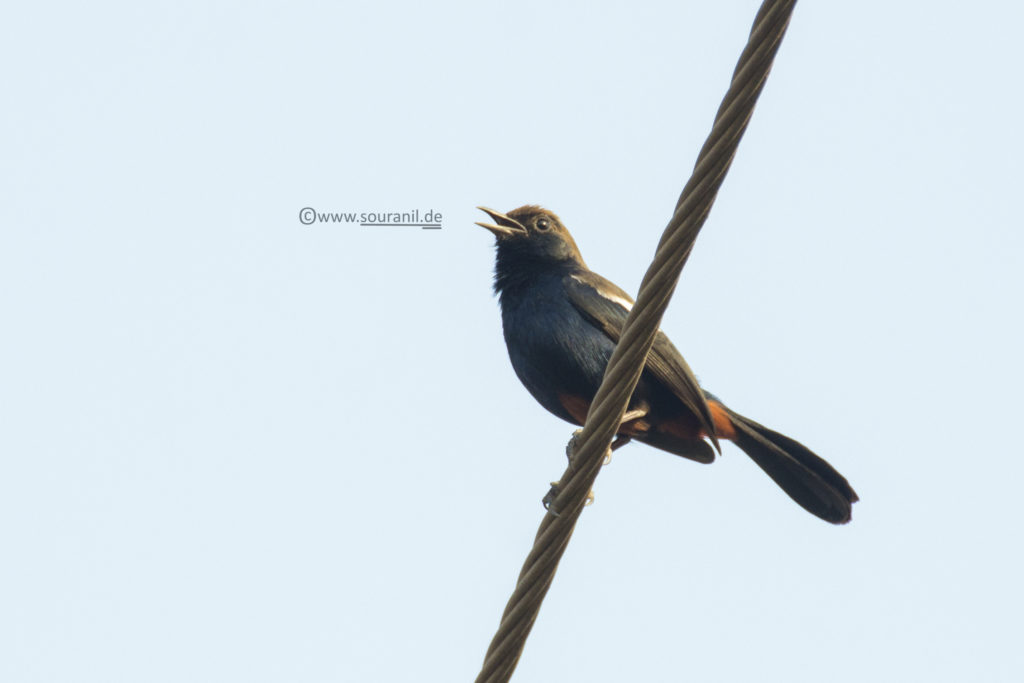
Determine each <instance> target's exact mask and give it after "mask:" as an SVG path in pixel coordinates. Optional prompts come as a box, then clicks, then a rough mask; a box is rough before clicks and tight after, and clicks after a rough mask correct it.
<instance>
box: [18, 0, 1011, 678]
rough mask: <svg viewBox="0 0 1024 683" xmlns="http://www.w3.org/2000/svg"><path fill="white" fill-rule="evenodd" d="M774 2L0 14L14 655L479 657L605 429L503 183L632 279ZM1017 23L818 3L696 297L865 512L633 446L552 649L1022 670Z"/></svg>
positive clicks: (542, 641)
mask: <svg viewBox="0 0 1024 683" xmlns="http://www.w3.org/2000/svg"><path fill="white" fill-rule="evenodd" d="M757 5H758V3H757V2H753V1H744V2H739V1H737V2H724V3H696V2H687V3H641V4H639V5H634V6H632V7H629V8H627V7H626V6H625V5H621V6H619V5H615V6H613V5H605V4H602V3H584V2H550V3H549V2H543V3H542V2H518V3H493V2H482V3H481V2H477V3H469V2H465V3H449V2H442V3H431V4H414V3H393V4H388V3H371V2H348V3H338V4H335V3H302V2H300V3H280V4H273V3H237V4H235V3H190V2H176V3H155V4H148V5H140V4H138V3H91V4H88V5H78V4H70V3H53V4H34V5H28V4H22V5H18V6H16V7H11V8H8V9H7V10H6V11H5V12H4V15H5V16H4V19H3V21H0V64H2V65H3V66H0V69H2V70H3V78H2V81H0V82H2V83H3V85H2V88H3V91H4V101H5V105H4V107H3V109H2V111H0V131H2V132H0V158H2V159H3V162H2V164H0V182H2V187H3V188H4V191H3V201H2V202H0V225H2V226H3V232H2V234H0V313H2V316H3V320H4V334H3V335H2V336H0V351H2V353H0V411H2V413H0V414H2V415H3V423H4V424H3V429H2V430H0V547H2V548H3V560H2V561H0V643H2V645H0V680H3V681H5V683H29V682H32V683H35V682H44V681H45V682H51V681H52V682H67V681H74V682H76V683H78V682H89V683H92V682H96V683H100V682H102V683H110V682H114V681H125V682H132V683H138V682H141V681H145V682H146V683H150V682H163V681H167V682H172V681H173V682H175V683H177V682H179V681H183V680H189V681H218V682H222V681H247V682H264V681H266V682H271V681H274V682H276V681H281V682H284V681H287V682H289V683H291V682H295V681H302V682H307V681H308V682H320V681H438V682H448V681H466V680H472V678H473V677H474V676H475V675H476V672H477V670H478V668H479V665H480V663H481V661H482V658H483V654H484V651H485V649H486V647H487V644H488V642H489V640H490V638H491V636H492V634H493V631H494V629H495V627H496V626H497V623H498V619H499V617H500V615H501V611H502V609H503V608H504V605H505V601H506V599H507V598H508V595H509V593H510V591H511V590H512V587H513V585H514V581H515V578H516V575H517V574H518V571H519V568H520V565H521V563H522V561H523V559H524V557H525V556H526V553H527V551H528V549H529V547H530V544H531V542H532V539H533V535H534V532H535V530H536V527H537V524H538V523H539V521H540V518H541V514H542V510H541V507H540V502H539V501H540V498H541V496H542V495H543V494H544V493H545V492H546V490H547V483H548V482H549V481H551V480H553V479H556V478H557V477H558V475H559V474H560V473H561V471H562V468H563V464H564V456H563V448H564V445H565V442H566V440H567V439H568V437H569V435H570V433H571V429H572V428H571V427H570V426H569V425H567V424H565V423H562V422H560V421H559V420H558V419H556V418H554V417H552V416H550V415H548V414H547V413H545V412H544V411H543V410H542V409H541V408H540V407H539V406H538V405H536V404H535V403H534V401H533V399H532V398H530V396H529V395H528V394H527V392H526V391H525V390H524V389H523V388H522V387H521V386H520V385H519V383H518V381H517V379H516V377H515V375H514V374H513V372H512V369H511V367H510V365H509V363H508V358H507V356H506V352H505V348H504V343H503V341H502V336H501V326H500V316H499V311H498V305H497V301H496V300H495V299H494V298H493V297H492V295H491V292H490V286H491V282H490V280H491V269H492V266H493V263H492V259H493V252H492V248H491V242H492V237H491V236H490V234H488V233H486V232H485V231H483V230H480V229H479V228H476V227H475V226H474V225H473V221H475V220H478V219H480V218H481V215H480V214H478V212H476V211H475V210H474V208H473V207H474V206H476V205H478V204H483V205H487V206H492V207H495V208H497V209H500V210H508V209H511V208H514V207H516V206H518V205H521V204H526V203H540V204H543V205H545V206H546V207H548V208H550V209H552V210H554V211H556V212H557V213H559V214H560V215H561V217H562V219H563V220H564V221H565V222H566V224H567V225H568V226H569V227H570V228H571V229H572V230H573V232H574V235H575V237H576V240H577V242H578V243H579V245H580V247H581V249H582V250H583V253H584V255H585V257H586V259H587V261H588V263H589V264H590V266H591V267H592V268H593V269H594V270H596V271H598V272H600V273H602V274H603V275H605V276H606V277H609V278H611V279H613V280H615V281H616V282H617V283H618V284H620V285H621V286H622V287H624V288H625V289H626V290H628V291H631V292H635V291H636V288H637V286H638V284H639V281H640V278H641V277H642V275H643V272H644V270H645V269H646V267H647V264H648V263H649V261H650V258H651V256H652V255H653V250H654V245H655V244H656V242H657V240H658V237H659V235H660V232H661V230H662V228H663V226H664V224H665V222H666V221H667V219H668V217H669V211H670V210H671V207H672V206H673V204H674V202H675V199H676V196H677V194H678V192H679V190H680V189H681V188H682V185H683V183H684V181H685V180H686V178H687V177H688V175H689V171H690V168H691V166H692V164H693V160H694V159H695V156H696V153H697V150H698V148H699V147H700V144H701V143H702V142H703V140H704V137H705V135H706V134H707V132H708V130H709V128H710V125H711V121H712V118H713V115H714V112H715V110H716V108H717V106H718V103H719V101H720V99H721V97H722V95H723V94H724V92H725V89H726V86H727V84H728V79H729V76H730V74H731V73H732V69H733V67H734V65H735V62H736V59H737V57H738V55H739V52H740V49H741V48H742V46H743V44H744V42H745V40H746V35H747V31H748V30H749V27H750V23H751V21H752V18H753V16H754V14H755V11H756V8H757ZM1022 23H1024V9H1022V8H1021V6H1020V5H1019V4H1018V3H1011V2H981V3H975V4H973V5H971V6H969V7H965V6H964V5H963V4H962V3H954V2H906V3H885V2H861V3H855V4H842V3H840V4H836V3H815V2H803V3H800V4H799V5H798V7H797V10H796V14H795V18H794V21H793V23H792V25H791V27H790V31H789V34H788V35H787V38H786V40H785V43H784V44H783V46H782V49H781V51H780V53H779V56H778V59H777V61H776V65H775V70H774V72H773V74H772V76H771V78H770V79H769V82H768V85H767V88H766V90H765V92H764V94H763V96H762V98H761V104H760V105H759V108H758V110H757V111H756V112H755V115H754V119H753V122H752V124H751V127H750V129H749V131H748V133H747V136H746V138H745V140H744V141H743V144H742V145H741V146H740V150H739V154H738V156H737V158H736V162H735V164H734V166H733V169H732V172H731V173H730V175H729V177H728V178H727V180H726V183H725V187H724V189H723V191H722V192H721V194H720V196H719V201H718V203H717V205H716V206H715V208H714V210H713V212H712V214H711V218H710V220H709V221H708V223H707V225H706V226H705V229H704V232H703V234H702V235H701V238H700V240H699V241H698V243H697V247H696V249H695V251H694V254H693V257H692V258H691V260H690V263H689V265H688V266H687V268H686V270H685V272H684V274H683V278H682V281H681V283H680V287H679V289H678V291H677V296H676V298H675V299H674V300H673V302H672V305H671V306H670V308H669V310H668V313H667V315H666V317H665V321H664V325H663V327H664V329H665V331H666V332H667V333H668V334H669V335H670V336H671V337H672V338H673V340H674V341H675V343H676V345H677V346H679V347H680V349H681V350H682V351H683V353H684V354H685V356H686V358H687V360H688V361H689V362H690V364H691V365H692V367H693V368H694V369H695V371H696V372H697V374H698V375H699V376H700V378H701V379H702V381H703V382H704V384H705V385H706V386H707V387H709V388H710V389H712V390H713V391H715V392H716V393H717V394H719V395H720V396H722V397H723V398H724V399H725V400H726V401H727V402H729V403H730V404H732V405H733V406H734V407H735V408H736V409H737V410H739V411H740V412H743V413H745V414H747V415H749V416H750V417H752V418H754V419H756V420H758V421H760V422H763V423H765V424H767V425H769V426H772V427H774V428H776V429H779V430H780V431H783V432H785V433H788V434H790V435H792V436H794V437H795V438H797V439H799V440H801V441H803V442H805V443H806V444H808V445H809V446H810V447H812V448H813V449H815V450H816V451H817V452H819V453H820V454H821V455H823V456H824V457H826V458H827V459H828V460H829V461H831V462H832V463H833V464H835V465H836V467H837V468H838V469H840V470H841V471H842V472H843V473H844V474H846V475H847V476H848V477H849V479H850V481H851V482H852V483H853V485H854V486H855V487H856V489H857V491H858V492H859V493H860V495H861V498H862V502H860V503H859V504H858V505H857V506H856V507H855V509H854V518H853V522H852V523H851V524H850V525H849V526H846V527H843V528H836V527H832V526H830V525H828V524H825V523H823V522H821V521H819V520H817V519H815V518H813V517H811V516H810V515H808V514H807V513H805V512H803V511H802V510H801V509H800V508H799V507H797V506H796V505H795V504H794V503H792V502H791V501H790V500H789V499H788V498H786V496H785V495H784V494H783V493H782V492H781V491H779V490H778V489H777V488H776V487H775V486H774V484H772V482H771V481H770V480H769V479H768V478H767V477H765V476H764V475H763V473H761V472H760V471H759V470H758V469H757V467H756V466H754V464H753V463H752V462H750V461H749V460H748V459H747V458H746V457H745V456H744V455H743V454H742V453H741V452H740V451H738V450H736V449H735V448H732V447H727V448H726V452H725V455H724V457H723V458H721V459H720V460H719V461H718V462H717V463H715V464H714V465H711V466H699V465H697V464H695V463H692V462H688V461H684V460H682V459H679V458H674V457H671V456H669V455H667V454H665V453H662V452H659V451H656V450H653V449H650V448H646V447H643V446H640V445H636V446H631V447H629V448H627V449H624V450H623V451H620V452H619V453H617V454H616V457H615V460H614V462H613V463H612V464H611V466H610V467H608V468H606V470H605V471H603V472H602V474H601V476H600V478H599V479H598V482H597V485H596V494H597V502H596V504H595V505H594V506H593V507H591V508H589V509H588V510H587V511H586V512H585V513H584V515H583V517H582V520H581V523H580V526H579V527H578V529H577V532H576V535H575V537H574V539H573V541H572V544H571V546H570V548H569V550H568V552H567V554H566V556H565V559H564V560H563V562H562V565H561V568H560V571H559V573H558V576H557V578H556V579H555V582H554V585H553V587H552V589H551V591H550V593H549V595H548V598H547V601H546V603H545V605H544V608H543V609H542V611H541V614H540V618H539V620H538V622H537V625H536V627H535V629H534V631H533V634H532V636H531V638H530V640H529V642H528V643H527V648H526V652H525V654H524V656H523V658H522V661H521V664H520V667H519V670H518V672H517V675H516V678H515V680H516V681H551V680H565V681H584V680H585V681H588V682H589V683H603V682H606V681H622V680H642V681H651V682H661V681H666V682H667V681H684V680H685V681H722V682H732V681H770V682H774V681H780V682H781V681H786V682H793V681H798V682H802V681H820V680H829V681H834V682H837V683H839V682H847V681H864V680H872V681H917V680H921V681H924V680H927V681H950V682H953V681H966V680H983V681H1014V680H1020V676H1021V671H1022V670H1024V655H1022V654H1021V649H1020V641H1021V636H1022V628H1021V622H1020V614H1021V611H1022V609H1024V599H1022V588H1021V576H1022V574H1024V558H1022V553H1021V532H1020V528H1019V519H1020V516H1021V513H1020V508H1021V504H1020V496H1021V494H1020V489H1021V481H1022V480H1024V452H1022V449H1021V446H1020V439H1019V436H1018V435H1017V430H1018V428H1019V425H1020V421H1021V418H1020V414H1021V410H1020V408H1021V400H1020V391H1019V386H1020V383H1021V381H1022V380H1024V372H1022V362H1021V360H1020V348H1021V347H1022V339H1021V337H1022V334H1021V292H1022V290H1024V287H1022V285H1024V282H1022V280H1024V278H1022V275H1021V270H1022V263H1021V251H1022V247H1024V237H1022V233H1021V227H1022V225H1021V224H1022V221H1021V218H1020V209H1019V203H1020V196H1021V191H1020V185H1021V180H1022V175H1024V174H1022V164H1021V158H1022V154H1024V135H1022V133H1021V124H1020V117H1021V110H1022V104H1024V102H1022V99H1021V95H1020V79H1021V77H1020V71H1021V66H1022V58H1021V52H1020V37H1019V27H1020V26H1021V24H1022ZM307 206H309V207H314V208H316V209H318V210H321V211H401V210H409V209H414V208H420V209H424V210H425V209H428V208H432V209H436V210H439V211H441V212H442V214H443V216H444V219H443V225H444V227H443V229H442V230H439V231H424V230H418V229H415V228H365V227H359V226H355V225H324V224H317V225H313V226H309V227H306V226H303V225H302V224H301V223H300V222H299V217H298V213H299V211H300V209H302V208H303V207H307Z"/></svg>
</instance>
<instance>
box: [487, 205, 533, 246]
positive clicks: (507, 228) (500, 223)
mask: <svg viewBox="0 0 1024 683" xmlns="http://www.w3.org/2000/svg"><path fill="white" fill-rule="evenodd" d="M476 208H478V209H480V210H481V211H483V212H484V213H486V214H487V215H488V216H490V217H491V218H493V219H494V223H480V222H479V221H478V222H477V225H479V226H480V227H481V228H487V229H488V230H490V231H491V232H493V233H494V236H495V237H497V238H498V239H499V240H500V239H505V238H506V237H511V236H512V235H525V234H526V228H525V227H523V224H522V223H520V222H519V221H517V220H516V219H515V218H509V217H508V216H506V215H505V214H503V213H501V212H499V211H495V210H494V209H488V208H487V207H484V206H478V207H476Z"/></svg>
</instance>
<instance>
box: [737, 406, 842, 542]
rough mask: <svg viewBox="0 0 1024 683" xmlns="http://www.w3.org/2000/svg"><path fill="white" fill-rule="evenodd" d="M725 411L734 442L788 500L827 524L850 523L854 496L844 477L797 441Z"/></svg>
mask: <svg viewBox="0 0 1024 683" xmlns="http://www.w3.org/2000/svg"><path fill="white" fill-rule="evenodd" d="M726 410H727V412H728V414H729V417H730V418H731V420H732V423H733V425H734V427H735V429H736V434H735V436H734V437H733V442H734V443H735V444H736V445H737V446H739V447H740V448H741V449H742V450H743V451H744V452H745V453H746V454H747V455H748V456H750V459H751V460H753V461H754V462H755V463H757V465H758V466H759V467H760V468H761V469H762V470H764V471H765V473H767V474H768V476H769V477H771V478H772V479H773V480H774V481H775V483H776V484H778V485H779V486H780V487H781V488H782V490H783V491H785V492H786V493H787V494H789V497H790V498H792V499H793V500H795V501H796V502H797V503H799V504H800V506H801V507H803V508H804V509H805V510H807V511H808V512H810V513H811V514H813V515H817V516H818V517H820V518H822V519H824V520H825V521H827V522H831V523H833V524H846V523H847V522H849V521H850V517H851V514H852V507H853V504H854V503H855V502H857V493H856V492H855V491H854V490H853V488H852V487H851V486H850V484H849V482H847V481H846V478H845V477H843V475H841V474H839V472H837V471H836V470H835V468H834V467H832V466H831V465H829V464H828V463H827V462H825V461H824V460H823V459H822V458H820V457H819V456H817V455H815V454H814V453H813V452H811V450H810V449H809V448H807V447H806V446H804V445H803V444H801V443H799V442H798V441H795V440H793V439H791V438H789V437H788V436H783V435H782V434H779V433H778V432H774V431H772V430H770V429H768V428H767V427H765V426H763V425H760V424H758V423H756V422H754V421H753V420H750V419H747V418H745V417H743V416H742V415H739V414H737V413H735V412H733V411H731V410H728V409H726Z"/></svg>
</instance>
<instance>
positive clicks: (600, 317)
mask: <svg viewBox="0 0 1024 683" xmlns="http://www.w3.org/2000/svg"><path fill="white" fill-rule="evenodd" d="M564 283H565V289H566V291H567V292H568V294H569V300H570V301H571V302H572V305H573V306H574V307H575V308H576V310H578V311H579V312H580V313H581V314H582V315H583V316H584V317H585V318H586V319H587V320H589V321H590V322H591V324H593V325H594V326H595V327H597V328H598V329H599V330H601V331H602V332H604V333H605V334H606V335H607V336H608V338H609V339H611V340H612V341H613V342H615V343H618V342H619V336H620V335H621V333H622V327H623V325H625V324H626V316H627V315H629V309H630V308H632V306H633V299H632V297H630V296H629V295H628V294H626V293H625V292H624V291H622V290H621V289H620V288H619V287H617V286H616V285H615V284H613V283H611V282H609V281H608V280H606V279H604V278H603V277H601V276H600V275H598V274H597V273H593V272H589V271H587V272H580V273H574V274H572V275H567V276H566V277H565V280H564ZM646 367H647V369H648V370H649V371H650V372H651V374H652V375H654V377H655V378H656V379H657V380H658V381H659V382H661V383H662V384H664V385H665V386H666V387H668V389H669V390H671V391H672V393H673V394H675V395H676V396H677V397H678V398H679V400H680V401H682V402H683V405H685V406H686V407H687V408H689V409H690V410H691V411H692V412H693V414H694V415H696V416H697V420H698V421H699V422H700V426H701V428H702V429H703V430H704V432H705V433H706V434H708V435H709V436H710V439H711V442H712V443H714V444H715V448H716V449H718V451H719V452H721V448H720V447H719V445H718V440H717V438H716V437H715V428H714V422H713V420H712V418H711V410H710V408H708V404H707V401H706V400H705V399H704V391H703V390H702V389H701V388H700V385H699V384H698V383H697V378H696V377H694V375H693V371H692V370H690V366H689V365H687V364H686V361H685V360H683V355H682V354H681V353H679V350H678V349H676V347H675V346H673V344H672V342H671V341H669V339H668V337H667V336H665V333H664V332H662V331H660V330H659V331H658V335H657V336H656V337H655V339H654V345H653V346H652V347H651V352H650V353H649V354H648V356H647V366H646Z"/></svg>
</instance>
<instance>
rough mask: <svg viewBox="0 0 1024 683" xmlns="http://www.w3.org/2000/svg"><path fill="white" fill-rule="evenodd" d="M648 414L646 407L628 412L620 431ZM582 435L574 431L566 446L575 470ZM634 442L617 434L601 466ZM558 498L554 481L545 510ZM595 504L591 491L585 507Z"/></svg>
mask: <svg viewBox="0 0 1024 683" xmlns="http://www.w3.org/2000/svg"><path fill="white" fill-rule="evenodd" d="M647 413H648V408H647V407H646V406H645V407H643V408H635V409H633V410H627V411H626V413H625V414H624V415H623V416H622V420H621V421H620V422H619V429H621V428H622V427H623V425H625V424H626V423H628V422H632V421H633V420H639V419H640V418H642V417H644V416H646V415H647ZM582 433H583V430H582V429H577V430H576V431H574V432H573V433H572V437H571V438H570V439H569V443H567V444H566V445H565V456H566V457H567V458H568V459H569V466H570V467H571V468H573V469H575V468H576V447H577V446H578V445H579V440H580V434H582ZM632 440H633V437H631V436H629V435H628V434H616V435H615V438H614V439H612V442H611V445H609V446H608V450H607V451H606V452H605V454H604V460H603V461H602V463H601V464H602V465H607V464H608V463H610V462H611V461H612V451H617V450H618V449H620V448H622V447H623V446H625V445H626V444H627V443H629V442H630V441H632ZM557 496H558V482H557V481H553V482H551V489H550V490H549V491H548V492H547V494H546V495H545V496H544V498H543V499H542V501H541V502H542V503H543V504H544V508H545V509H551V503H552V502H554V500H555V498H556V497H557ZM593 502H594V491H593V490H590V491H588V492H587V500H586V502H585V503H584V505H591V504H593ZM552 514H554V515H555V516H557V515H558V512H557V511H554V510H552Z"/></svg>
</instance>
